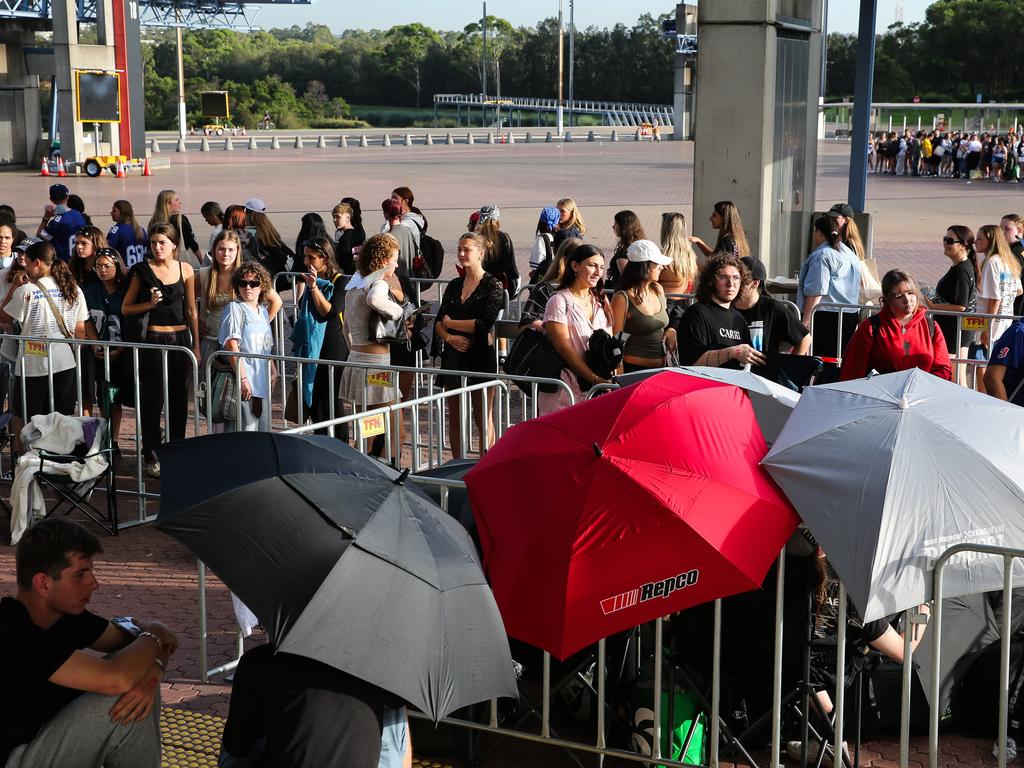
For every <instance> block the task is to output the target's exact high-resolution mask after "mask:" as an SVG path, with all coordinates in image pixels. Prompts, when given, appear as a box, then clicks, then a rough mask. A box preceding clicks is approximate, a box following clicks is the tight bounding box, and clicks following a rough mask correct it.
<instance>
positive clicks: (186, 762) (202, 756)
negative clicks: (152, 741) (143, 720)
mask: <svg viewBox="0 0 1024 768" xmlns="http://www.w3.org/2000/svg"><path fill="white" fill-rule="evenodd" d="M223 734H224V718H222V717H217V716H216V715H204V714H201V713H199V712H192V711H190V710H187V709H171V708H170V707H164V708H163V709H161V710H160V743H161V744H162V745H163V755H162V759H161V761H160V765H161V767H162V768H179V767H181V768H183V767H184V766H189V768H193V767H194V768H216V765H217V756H218V755H219V754H220V742H221V738H222V736H223Z"/></svg>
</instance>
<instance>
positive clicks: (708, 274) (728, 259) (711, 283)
mask: <svg viewBox="0 0 1024 768" xmlns="http://www.w3.org/2000/svg"><path fill="white" fill-rule="evenodd" d="M723 267H735V268H736V269H737V270H738V271H739V273H740V293H742V292H743V291H744V289H746V287H747V286H748V285H750V280H751V277H750V270H749V269H747V265H746V264H744V263H743V262H742V261H741V260H740V258H739V257H738V256H735V255H734V254H731V253H716V254H714V255H713V256H711V257H710V258H709V259H708V260H707V262H705V264H704V267H703V269H701V271H700V277H698V278H697V290H696V294H697V301H701V302H703V303H705V304H710V303H711V302H713V301H714V300H715V281H716V280H717V279H718V278H717V275H718V270H720V269H722V268H723Z"/></svg>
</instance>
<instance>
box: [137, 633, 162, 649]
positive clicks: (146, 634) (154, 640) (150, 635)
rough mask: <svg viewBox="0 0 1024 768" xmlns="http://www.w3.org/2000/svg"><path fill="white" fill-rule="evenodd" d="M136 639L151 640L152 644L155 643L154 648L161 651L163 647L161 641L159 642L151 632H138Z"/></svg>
mask: <svg viewBox="0 0 1024 768" xmlns="http://www.w3.org/2000/svg"><path fill="white" fill-rule="evenodd" d="M136 637H148V638H151V639H152V640H153V642H154V643H156V647H157V648H159V649H161V650H163V647H164V642H163V640H161V639H160V638H159V637H157V636H156V635H154V634H153V633H152V632H145V631H143V632H139V634H138V635H136Z"/></svg>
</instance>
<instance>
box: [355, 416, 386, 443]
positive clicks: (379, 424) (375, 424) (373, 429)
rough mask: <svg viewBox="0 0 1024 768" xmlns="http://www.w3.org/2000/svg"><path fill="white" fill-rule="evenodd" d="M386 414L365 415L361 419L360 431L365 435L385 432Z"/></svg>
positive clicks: (372, 435)
mask: <svg viewBox="0 0 1024 768" xmlns="http://www.w3.org/2000/svg"><path fill="white" fill-rule="evenodd" d="M384 429H385V427H384V414H383V413H378V414H375V415H373V416H364V417H363V418H361V419H360V420H359V432H360V434H362V436H363V437H376V436H377V435H383V434H384Z"/></svg>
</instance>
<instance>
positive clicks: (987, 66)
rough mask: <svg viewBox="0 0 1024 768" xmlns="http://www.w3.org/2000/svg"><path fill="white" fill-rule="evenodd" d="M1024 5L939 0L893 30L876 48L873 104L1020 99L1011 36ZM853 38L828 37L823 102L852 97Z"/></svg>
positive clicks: (1022, 64)
mask: <svg viewBox="0 0 1024 768" xmlns="http://www.w3.org/2000/svg"><path fill="white" fill-rule="evenodd" d="M1022 26H1024V0H937V2H933V3H932V4H931V5H930V6H928V8H927V9H926V11H925V18H924V21H922V22H920V23H917V24H906V25H904V24H893V25H892V26H890V27H889V28H888V30H887V31H886V32H885V33H883V34H881V35H879V36H878V38H877V43H876V48H875V80H874V101H903V102H908V101H912V100H913V98H914V97H915V96H920V97H921V100H922V101H924V102H942V101H946V102H950V101H952V102H973V101H974V100H975V98H976V95H977V94H979V93H980V94H981V97H982V100H983V101H986V102H987V101H1002V102H1008V101H1013V102H1016V101H1021V100H1024V60H1022V59H1021V57H1020V56H1018V55H1017V54H1018V50H1017V39H1016V37H1017V31H1018V30H1020V29H1021V28H1022ZM856 62H857V37H856V35H843V34H830V35H829V36H828V54H827V68H826V96H827V97H828V98H830V99H839V98H843V99H848V98H851V97H852V96H853V87H854V73H855V71H856V65H857V64H856Z"/></svg>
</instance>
